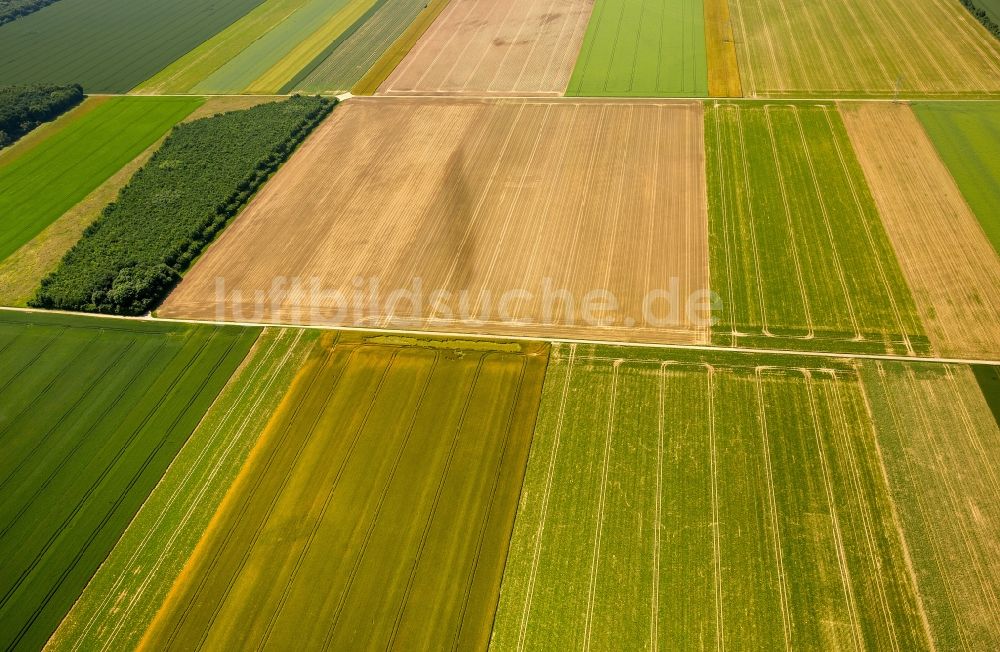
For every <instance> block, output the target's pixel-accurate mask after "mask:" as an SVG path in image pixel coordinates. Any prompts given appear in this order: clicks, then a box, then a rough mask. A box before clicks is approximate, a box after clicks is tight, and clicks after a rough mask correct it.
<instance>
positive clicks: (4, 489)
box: [0, 311, 259, 649]
mask: <svg viewBox="0 0 1000 652" xmlns="http://www.w3.org/2000/svg"><path fill="white" fill-rule="evenodd" d="M258 333H259V330H258V329H247V328H235V327H211V326H184V325H170V324H164V323H150V322H137V321H117V320H115V321H110V320H106V319H92V318H85V317H70V316H62V315H39V314H26V313H17V312H8V311H2V312H0V394H2V396H3V402H2V404H0V405H2V407H0V556H2V558H3V560H4V561H3V564H2V565H0V591H2V593H0V595H2V597H0V646H2V647H3V648H5V649H10V648H11V647H15V648H23V649H38V648H39V647H41V645H42V644H43V643H45V641H46V640H47V639H48V637H49V635H50V634H51V633H52V631H53V630H54V629H55V628H56V626H57V625H58V624H59V622H60V620H61V619H62V618H63V616H64V615H65V614H66V612H67V611H68V610H69V608H70V607H71V606H72V605H73V603H74V601H75V600H76V599H77V597H78V596H79V595H80V593H81V591H82V590H83V588H84V586H85V585H86V583H87V581H88V580H89V579H90V577H91V576H92V575H93V573H94V571H96V570H97V567H98V566H99V565H100V564H101V562H103V561H104V559H105V557H106V556H107V554H108V552H109V551H110V550H111V549H112V547H113V546H114V544H115V542H116V541H118V538H119V536H120V535H121V533H122V531H123V530H124V529H125V527H126V526H127V525H128V524H129V521H130V520H131V519H132V517H133V515H134V514H135V513H136V511H137V510H138V509H139V507H140V506H141V505H142V503H143V501H144V500H145V499H146V496H147V495H149V492H150V491H151V490H152V489H153V487H154V486H155V485H156V483H157V482H158V481H159V479H160V477H161V476H162V474H163V472H164V471H165V470H166V468H167V466H168V465H169V464H170V463H171V461H172V460H173V458H174V455H175V454H176V453H177V451H178V450H179V449H180V448H181V446H183V445H184V442H185V441H186V440H187V438H188V436H189V435H190V434H191V432H192V431H193V430H194V429H195V427H196V426H197V425H198V422H199V420H200V419H201V417H202V415H203V414H204V413H205V411H206V410H207V409H208V407H209V406H210V405H211V403H212V401H213V400H214V399H215V397H216V395H217V394H218V393H219V391H220V389H221V388H222V387H223V386H224V385H225V384H226V381H227V380H228V379H229V377H230V375H231V374H232V372H233V370H234V369H235V368H236V367H237V365H239V364H240V362H241V361H242V360H243V358H244V356H245V355H246V353H247V351H248V350H249V349H250V347H251V345H252V344H253V342H254V340H255V339H256V337H257V335H258Z"/></svg>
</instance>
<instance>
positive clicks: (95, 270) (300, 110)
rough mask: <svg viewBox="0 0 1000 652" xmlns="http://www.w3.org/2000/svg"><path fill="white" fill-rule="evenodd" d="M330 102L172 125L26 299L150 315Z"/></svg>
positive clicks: (293, 102) (302, 102)
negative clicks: (149, 156) (35, 292)
mask: <svg viewBox="0 0 1000 652" xmlns="http://www.w3.org/2000/svg"><path fill="white" fill-rule="evenodd" d="M334 103H335V102H334V101H332V100H327V99H324V98H318V97H312V98H306V97H293V98H291V99H289V100H286V101H284V102H273V103H270V104H262V105H259V106H255V107H253V108H250V109H246V110H244V111H232V112H229V113H223V114H221V115H217V116H213V117H211V118H205V119H202V120H196V121H194V122H189V123H186V124H183V125H180V126H178V127H177V128H176V129H175V130H174V132H173V133H172V134H171V135H170V137H169V138H167V140H166V142H164V144H163V146H162V147H161V148H160V150H159V151H158V152H157V153H156V154H154V155H153V158H152V159H151V160H150V161H149V163H147V164H146V166H145V167H143V168H142V169H141V170H139V172H137V173H136V175H135V176H134V177H133V178H132V180H131V181H130V182H129V184H128V185H127V186H125V188H124V189H123V190H122V192H121V194H120V195H119V196H118V200H117V201H115V202H113V203H112V204H109V205H108V207H107V208H106V209H105V210H104V213H103V215H102V216H101V218H100V219H99V220H98V221H97V222H95V223H94V224H93V225H91V227H90V228H88V229H87V231H86V232H85V233H84V236H83V238H81V240H80V241H79V242H78V243H77V244H76V245H75V246H74V247H73V248H72V249H71V250H70V251H69V253H67V254H66V257H65V258H64V259H63V261H62V263H61V264H60V266H59V268H58V269H57V270H56V271H55V272H54V273H53V274H51V275H50V276H48V277H47V278H46V279H44V280H43V281H42V286H41V288H40V289H39V291H38V295H37V296H36V297H35V298H34V299H33V300H32V302H31V303H32V305H34V306H36V307H41V308H60V309H67V310H80V311H85V312H104V313H116V314H126V315H138V314H143V313H145V312H148V311H149V310H150V309H152V308H153V307H154V306H156V305H157V304H158V303H159V302H160V301H161V300H162V299H163V298H164V297H165V296H166V294H167V293H168V292H169V291H170V289H171V288H173V286H174V285H175V284H176V283H177V281H178V280H179V279H180V274H181V273H182V272H183V271H184V270H186V269H187V267H188V266H189V265H190V264H191V261H192V260H194V258H195V257H196V256H198V254H199V253H201V251H202V250H203V249H204V248H205V247H206V246H207V245H208V244H209V243H210V242H211V241H212V239H213V238H214V237H215V236H216V234H218V233H219V232H220V231H221V230H222V229H223V228H225V226H226V224H228V222H229V220H230V219H232V217H233V216H235V215H236V213H237V212H238V211H239V210H240V209H241V208H242V207H243V205H244V204H245V203H246V202H247V200H249V199H250V197H251V196H252V195H253V194H254V192H256V190H257V188H259V187H260V185H261V184H263V183H264V181H266V180H267V179H268V178H269V177H270V176H271V174H272V173H273V172H274V171H275V170H276V169H277V168H278V167H279V166H280V165H281V164H282V163H283V162H284V161H285V160H286V159H287V158H288V157H289V156H290V155H291V153H292V152H293V151H294V150H295V148H296V147H297V146H298V144H299V143H300V142H302V140H303V139H304V138H305V137H306V135H308V133H309V132H310V131H311V130H312V129H313V127H314V126H315V125H316V124H318V123H319V122H320V121H321V120H322V119H323V118H324V117H326V115H327V114H328V113H329V112H330V110H331V109H332V108H333V105H334Z"/></svg>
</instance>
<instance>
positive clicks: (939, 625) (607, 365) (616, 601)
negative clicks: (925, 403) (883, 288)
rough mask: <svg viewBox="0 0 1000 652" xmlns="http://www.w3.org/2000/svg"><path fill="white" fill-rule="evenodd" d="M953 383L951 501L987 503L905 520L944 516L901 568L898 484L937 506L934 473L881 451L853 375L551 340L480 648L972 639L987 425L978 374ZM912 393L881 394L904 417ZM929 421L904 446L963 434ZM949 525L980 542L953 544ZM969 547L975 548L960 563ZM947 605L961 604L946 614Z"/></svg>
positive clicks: (987, 582) (993, 438)
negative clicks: (954, 477) (916, 473)
mask: <svg viewBox="0 0 1000 652" xmlns="http://www.w3.org/2000/svg"><path fill="white" fill-rule="evenodd" d="M804 364H805V365H807V366H804ZM962 369H965V368H962ZM962 373H964V374H965V375H968V370H967V369H965V371H963V372H962ZM954 389H960V391H961V392H964V393H963V394H962V396H961V399H959V400H961V401H966V402H967V404H968V406H973V407H975V408H976V410H977V411H976V412H975V415H974V419H975V427H976V428H978V430H977V431H976V432H977V434H978V436H980V437H983V439H981V440H978V441H977V440H975V439H974V438H973V439H969V440H963V441H960V442H956V450H955V451H954V453H953V454H949V456H948V464H949V465H951V464H960V462H959V460H960V459H965V457H964V456H965V455H966V454H968V455H969V457H968V459H970V461H972V462H973V463H974V464H975V466H974V467H969V468H968V469H967V476H966V478H965V481H964V482H965V485H964V489H966V490H967V491H969V492H970V493H969V494H967V495H970V497H974V499H975V505H976V509H985V510H986V511H983V512H972V513H970V511H968V510H970V509H971V508H968V507H966V506H960V505H959V502H960V500H961V498H962V496H961V495H959V494H955V495H952V496H951V497H950V498H951V500H950V501H948V502H937V503H936V504H935V505H933V506H932V507H931V509H933V510H938V509H940V510H941V511H940V512H937V511H934V512H933V513H930V512H928V513H926V514H923V516H924V517H925V518H933V516H934V514H940V515H941V516H942V517H944V518H945V520H944V521H943V523H946V524H947V527H946V528H942V532H940V533H935V534H934V538H935V540H936V543H937V550H936V552H937V553H939V554H940V555H941V556H940V557H939V558H938V560H937V562H936V563H935V557H934V554H935V549H933V548H930V547H926V546H925V547H923V548H922V549H921V550H920V554H921V557H920V558H914V559H913V563H914V564H915V565H916V569H914V567H913V565H911V563H910V557H909V556H908V555H909V552H908V551H912V550H914V549H915V548H914V543H915V542H916V540H917V539H918V538H920V537H922V536H923V535H924V533H923V531H922V529H919V530H918V529H915V528H917V527H919V528H924V527H926V525H927V524H928V521H923V520H918V521H917V522H914V521H913V520H912V518H911V517H915V518H917V519H919V518H920V517H921V514H920V513H919V512H917V513H915V516H914V514H909V513H906V514H903V515H902V524H901V523H900V522H899V519H898V518H897V507H903V508H906V509H917V506H918V502H917V500H916V499H915V498H906V496H913V492H924V493H923V494H922V496H921V498H927V499H930V500H938V499H939V498H942V497H945V496H944V495H939V494H937V493H936V492H937V491H938V490H940V489H944V488H945V486H942V485H940V484H939V483H941V482H943V481H945V478H946V477H947V476H946V473H947V472H946V471H945V470H944V469H941V468H940V467H939V468H938V469H936V470H935V473H934V474H933V476H932V477H931V476H929V477H912V476H910V475H908V474H900V473H899V472H898V469H897V468H895V466H896V464H906V463H914V464H920V463H927V462H931V461H933V460H934V456H933V453H932V451H931V449H930V448H929V446H930V445H931V444H930V442H925V441H921V444H920V449H919V450H917V451H911V450H908V448H904V447H902V446H901V440H900V439H898V438H897V439H895V440H894V441H893V442H892V443H891V446H892V447H893V449H892V450H891V451H886V452H887V454H888V456H890V457H891V459H888V460H884V459H883V450H882V448H883V447H885V446H886V443H885V442H882V441H881V440H880V437H881V435H882V427H883V426H884V425H886V424H884V423H882V421H880V422H879V427H878V428H877V429H876V427H875V424H874V423H873V421H872V414H871V411H870V407H869V399H868V396H867V387H866V384H865V383H863V382H862V381H861V376H860V375H859V372H858V370H857V369H856V367H855V366H854V365H853V363H849V362H846V361H838V360H833V359H823V358H811V359H809V361H808V362H805V363H804V361H803V359H801V358H798V359H796V358H793V357H791V356H781V357H777V356H750V355H738V354H718V353H716V354H708V353H705V354H695V353H683V352H679V351H670V352H665V351H663V350H643V349H636V348H631V349H623V348H615V347H599V346H597V347H595V346H590V345H575V344H558V345H554V346H553V349H552V351H551V354H550V362H549V367H548V371H547V374H546V382H545V389H544V392H543V396H542V401H541V407H540V412H539V417H538V424H537V426H536V430H535V438H534V441H533V443H532V450H531V456H530V459H529V463H528V471H527V474H526V476H525V485H524V488H523V490H522V498H521V504H520V506H519V508H518V517H517V521H516V523H515V528H514V535H513V539H512V542H511V549H510V554H509V559H508V563H507V567H506V570H505V572H504V581H503V585H502V590H501V598H500V605H499V607H498V611H497V619H496V625H495V630H494V634H493V641H492V644H493V648H494V649H498V650H507V649H519V650H520V649H578V648H581V647H582V648H584V649H587V648H588V647H589V648H593V649H692V648H699V649H711V648H722V647H726V648H731V649H754V650H772V649H901V650H921V649H932V646H931V642H930V641H931V639H933V640H934V642H935V643H937V645H938V648H937V649H955V646H950V645H945V643H947V642H949V641H953V640H954V639H953V638H951V637H950V634H949V630H948V627H949V626H950V624H951V623H953V621H954V619H955V618H958V619H960V620H964V621H966V622H968V623H971V624H970V627H972V628H973V630H974V631H975V632H976V633H978V636H979V638H975V637H971V636H970V638H966V639H964V640H966V641H977V642H982V641H983V640H985V639H984V638H982V636H983V634H985V633H988V632H989V631H990V628H993V627H995V615H996V613H997V611H996V610H995V608H991V604H992V603H991V602H990V599H991V597H990V596H989V595H988V593H987V590H988V589H989V587H991V586H993V587H995V586H996V579H995V578H996V566H995V564H993V565H992V566H989V564H991V563H993V561H995V555H994V557H993V559H992V560H991V559H990V557H989V556H988V555H987V553H988V546H989V545H995V541H996V534H997V531H996V520H995V517H994V516H993V515H992V514H987V512H988V510H989V508H988V507H987V505H989V504H990V501H991V500H993V501H995V500H996V485H995V480H994V476H993V470H992V468H991V467H990V463H989V460H988V457H985V456H984V451H988V450H992V449H991V448H989V446H996V444H997V432H996V427H995V424H994V425H993V428H992V430H991V429H989V425H990V424H987V423H986V421H985V420H984V419H983V414H982V412H983V408H984V407H985V406H984V405H982V403H983V402H982V398H981V396H979V395H978V390H977V389H976V388H975V384H974V381H973V383H972V385H971V386H970V385H969V384H968V383H965V384H964V385H963V386H962V387H961V388H958V387H955V388H954ZM922 398H923V395H922V394H920V393H914V392H911V391H906V388H903V389H902V391H898V392H897V393H895V394H892V395H889V396H887V397H885V398H884V399H883V398H878V399H877V400H879V401H882V402H881V404H880V405H881V407H883V408H885V409H891V410H897V411H902V412H906V411H908V410H913V409H914V408H913V407H912V406H913V405H915V404H919V402H920V399H922ZM936 398H937V401H936V402H935V406H936V407H937V406H938V405H940V407H942V408H944V407H945V406H944V403H942V402H941V401H944V400H945V395H944V394H943V393H942V394H941V395H938V396H936ZM916 409H920V408H916ZM929 411H930V412H934V411H935V410H933V409H931V410H929ZM938 414H939V415H940V418H941V421H940V422H939V423H940V425H941V427H940V428H939V429H937V430H936V431H935V432H936V433H937V435H936V437H935V436H932V435H931V434H930V432H929V431H928V430H926V429H925V430H922V431H921V432H922V434H921V435H920V437H921V439H922V440H923V438H937V439H947V438H950V437H951V435H950V433H954V432H956V431H955V430H950V429H949V428H952V427H954V426H959V425H960V424H961V423H962V421H961V419H960V415H959V408H956V407H950V408H948V409H947V411H942V412H938ZM987 414H988V412H987ZM879 418H880V419H881V418H882V415H881V414H879ZM888 427H890V428H891V427H892V423H891V422H889V423H888ZM905 428H906V426H904V430H901V431H898V432H894V433H893V436H894V437H898V436H899V435H902V434H903V433H904V432H908V430H906V429H905ZM957 432H962V431H957ZM956 437H957V438H958V439H962V438H963V437H964V435H956ZM977 446H981V448H977ZM910 455H913V456H915V457H916V459H914V460H911V461H909V462H907V459H906V458H907V456H910ZM986 455H988V453H986ZM887 467H888V469H887ZM949 468H950V469H952V470H956V469H958V468H959V466H950V467H949ZM887 473H888V474H889V476H890V478H889V479H887ZM894 499H895V500H894ZM903 500H907V503H906V504H905V505H904V504H903V503H902V502H901V501H903ZM948 506H952V507H953V509H954V511H955V514H946V511H945V510H946V509H947V508H948ZM974 513H975V514H978V515H979V516H980V517H982V518H983V519H985V520H984V521H983V522H980V523H978V524H974V523H973V522H972V521H971V520H970V518H971V516H972V515H973V514H974ZM962 525H966V526H973V525H974V528H975V529H974V530H973V531H974V532H975V533H976V535H977V538H975V539H974V540H973V541H971V542H963V541H962V540H961V538H960V537H959V534H960V532H961V526H962ZM968 546H975V547H974V548H972V549H971V552H972V553H974V554H975V557H973V558H971V559H969V560H962V561H959V559H961V558H962V555H963V554H965V553H966V551H969V550H970V549H969V547H968ZM952 561H954V562H955V566H956V567H955V568H950V567H949V566H948V564H949V563H951V562H952ZM977 570H978V571H980V572H981V573H982V575H980V576H979V577H976V576H975V573H976V571H977ZM963 577H967V578H968V579H969V581H970V586H969V587H968V588H967V590H966V593H965V594H964V595H962V596H961V598H960V599H959V598H958V596H955V595H953V596H952V598H955V599H954V601H953V602H948V599H949V595H948V594H946V593H944V592H939V591H938V589H939V587H938V586H937V585H936V584H935V583H936V582H940V581H942V579H944V580H946V581H948V582H949V583H951V582H954V581H961V579H962V578H963ZM978 598H982V599H984V600H985V602H983V603H978V604H977V603H976V599H978ZM939 599H940V600H945V601H946V602H944V603H943V604H944V605H945V606H947V607H948V608H949V610H947V611H943V610H938V607H939V606H940V605H941V604H942V603H938V602H933V603H932V602H931V601H936V600H939ZM963 604H965V605H966V606H968V607H970V608H971V609H972V613H969V614H962V613H957V612H955V611H951V610H950V609H952V608H955V607H958V608H961V605H963ZM991 614H992V615H991ZM990 618H993V619H994V621H993V622H990V621H989V619H990ZM976 628H978V629H976ZM992 631H993V632H994V633H995V631H996V630H995V629H992ZM971 647H972V648H975V647H976V646H975V645H973V646H971Z"/></svg>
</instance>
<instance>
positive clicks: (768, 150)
mask: <svg viewBox="0 0 1000 652" xmlns="http://www.w3.org/2000/svg"><path fill="white" fill-rule="evenodd" d="M705 138H706V142H707V148H708V196H709V216H710V222H709V229H710V233H711V254H712V283H713V287H714V289H715V290H716V291H717V292H719V293H720V294H721V296H722V303H723V310H722V313H721V315H720V318H721V319H720V321H719V322H718V323H717V324H716V325H715V326H714V327H713V329H712V339H713V341H714V342H716V343H719V344H726V345H733V346H735V345H739V344H743V345H749V346H760V347H765V348H784V349H797V350H800V349H810V350H820V351H843V352H858V351H860V352H879V353H885V352H896V353H909V354H914V353H927V352H928V351H929V343H928V341H927V338H926V336H925V335H924V332H923V327H922V325H921V322H920V318H919V316H918V312H917V308H916V305H915V304H914V300H913V297H912V296H911V294H910V290H909V288H908V287H907V285H906V281H905V280H904V278H903V274H902V272H901V271H900V265H899V262H897V260H896V256H895V254H894V253H893V250H892V246H891V245H890V243H889V239H888V238H887V237H886V233H885V230H884V229H883V227H882V223H881V221H880V219H879V215H878V212H877V211H876V209H875V204H874V202H873V201H872V196H871V194H870V192H869V190H868V188H867V186H866V184H865V177H864V174H863V172H862V170H861V167H860V166H859V165H858V161H857V159H856V158H855V157H854V154H853V152H852V151H851V143H850V140H849V139H848V136H847V133H846V131H845V129H844V125H843V122H842V121H841V118H840V116H839V114H838V112H837V109H836V107H834V106H833V105H810V104H764V103H759V102H741V103H719V104H715V105H713V106H712V107H710V108H709V109H708V110H707V113H706V136H705Z"/></svg>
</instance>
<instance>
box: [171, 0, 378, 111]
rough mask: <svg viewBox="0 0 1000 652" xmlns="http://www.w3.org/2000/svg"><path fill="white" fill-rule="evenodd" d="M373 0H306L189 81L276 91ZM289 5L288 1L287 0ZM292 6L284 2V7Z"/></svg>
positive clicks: (221, 88) (206, 89) (219, 88)
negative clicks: (223, 60) (241, 46)
mask: <svg viewBox="0 0 1000 652" xmlns="http://www.w3.org/2000/svg"><path fill="white" fill-rule="evenodd" d="M374 2H375V0H306V2H304V3H299V5H298V6H297V8H295V9H294V11H291V12H290V13H288V14H287V16H286V17H285V18H284V19H283V20H281V21H280V22H278V23H277V24H275V25H274V26H273V27H272V28H271V29H269V30H267V31H266V32H264V33H262V34H260V35H259V36H258V37H257V38H256V39H255V40H253V41H252V42H250V43H249V44H248V45H247V46H246V47H245V48H244V49H243V50H242V51H240V52H239V53H238V54H236V55H235V56H231V57H230V58H229V59H228V61H226V62H225V63H223V64H222V65H221V66H219V67H218V68H217V69H216V70H214V71H213V72H212V73H211V74H209V75H207V76H205V77H204V78H203V79H201V80H200V81H199V82H197V83H196V84H194V86H192V87H191V89H190V92H193V93H256V94H266V95H272V94H275V93H277V92H278V91H279V90H280V89H281V88H282V87H284V86H285V85H286V84H287V83H288V82H290V81H291V80H292V79H294V78H295V76H296V75H297V74H298V73H299V71H301V70H302V69H303V68H305V67H306V66H308V65H309V64H310V63H311V62H312V61H313V60H314V59H315V58H316V57H317V56H318V55H320V54H321V53H322V52H323V51H324V49H325V48H326V47H327V46H328V45H329V44H330V43H331V42H332V41H334V40H335V39H336V38H337V37H338V36H340V34H341V33H343V32H344V31H345V30H347V29H348V28H350V26H351V25H352V24H353V23H354V22H355V21H356V20H357V19H358V18H360V17H361V16H362V15H363V14H364V13H365V11H367V10H368V8H369V7H371V5H372V4H374ZM285 4H286V5H287V3H285ZM289 9H292V7H291V6H286V7H285V9H284V11H288V10H289Z"/></svg>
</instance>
